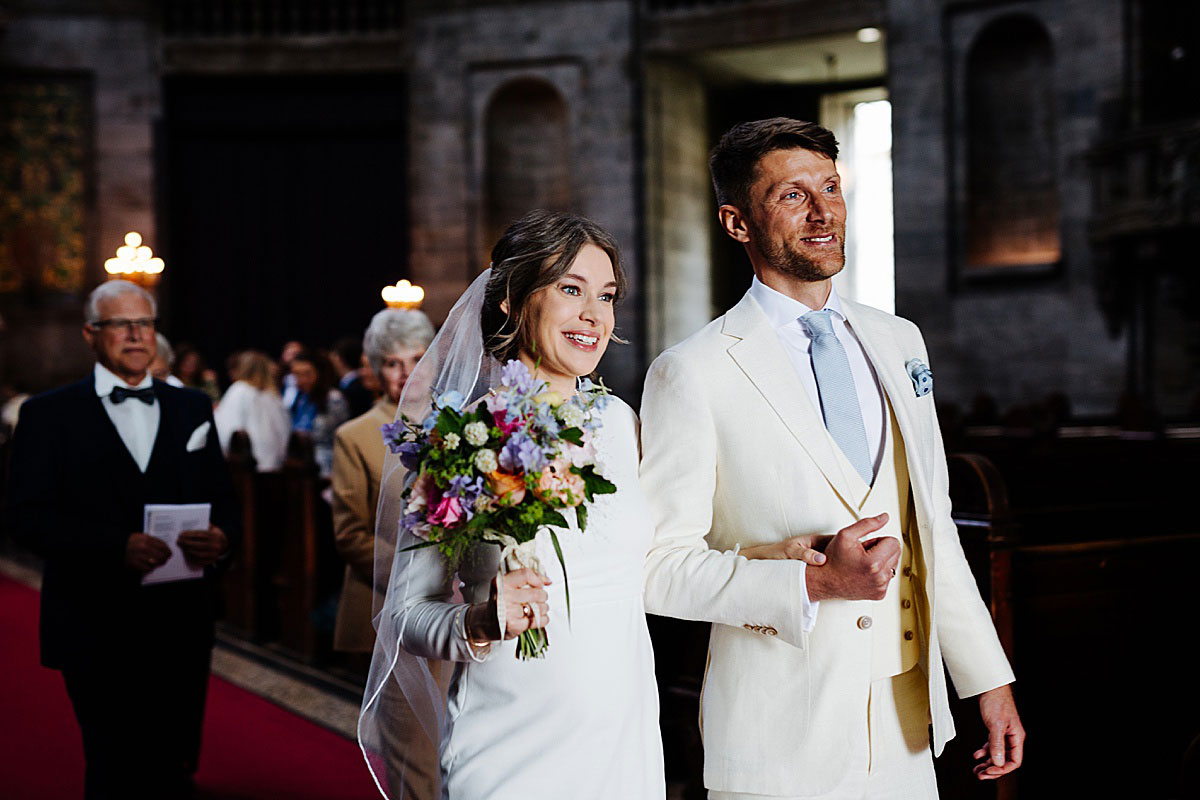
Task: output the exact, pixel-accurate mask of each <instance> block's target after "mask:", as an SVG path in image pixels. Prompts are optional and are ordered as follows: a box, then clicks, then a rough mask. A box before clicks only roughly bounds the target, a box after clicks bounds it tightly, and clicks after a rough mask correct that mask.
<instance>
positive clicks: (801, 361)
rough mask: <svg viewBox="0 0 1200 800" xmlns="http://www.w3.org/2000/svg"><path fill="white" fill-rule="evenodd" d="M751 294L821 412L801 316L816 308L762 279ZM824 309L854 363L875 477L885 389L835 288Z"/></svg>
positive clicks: (852, 368) (756, 281) (809, 344)
mask: <svg viewBox="0 0 1200 800" xmlns="http://www.w3.org/2000/svg"><path fill="white" fill-rule="evenodd" d="M750 295H751V296H752V297H753V298H754V299H755V301H757V303H758V305H759V306H760V307H761V308H762V310H763V313H764V314H766V315H767V319H768V320H770V322H771V325H772V326H773V327H774V328H775V333H777V334H778V335H779V341H780V343H781V344H783V349H784V350H786V351H787V354H788V356H789V357H790V358H791V360H792V366H793V367H795V369H796V374H797V375H799V376H800V382H801V383H802V384H804V388H805V390H806V391H807V392H808V399H809V400H811V401H812V405H813V408H814V409H816V410H817V413H821V393H820V391H819V390H818V389H817V375H816V373H815V372H814V371H813V363H812V336H810V335H809V333H808V328H807V327H806V326H804V325H801V324H800V317H802V316H804V315H805V314H807V313H808V312H810V311H813V310H815V309H811V308H809V307H808V306H806V305H804V303H801V302H800V301H799V300H793V299H792V298H790V297H788V296H787V295H785V294H781V293H779V292H777V291H775V290H774V289H772V288H771V287H769V286H767V285H766V284H765V283H762V282H761V281H759V279H758V278H755V279H754V282H753V283H752V284H751V285H750ZM824 308H826V309H829V310H830V311H832V312H833V313H832V314H830V321H831V322H832V323H833V332H834V335H836V336H837V338H838V341H839V342H841V343H842V347H843V348H844V349H845V351H846V360H847V361H849V362H850V375H851V376H852V377H853V378H854V390H855V392H856V393H857V394H858V407H859V409H860V411H861V412H862V420H863V428H864V429H865V430H866V433H867V448H868V449H867V452H868V453H870V455H871V474H872V476H874V475H876V474H878V472H879V460H880V458H882V457H883V432H884V430H885V419H886V416H887V409H886V407H885V406H884V403H883V388H882V387H881V386H880V385H879V378H878V377H876V375H875V368H874V367H872V366H871V361H870V359H868V358H867V353H866V351H865V350H863V346H862V343H861V342H860V341H859V340H858V337H857V336H855V335H854V330H853V329H852V328H851V327H850V325H849V323H847V322H846V315H845V314H844V313H842V304H841V301H840V300H838V294H837V289H835V288H833V286H832V285H831V286H830V288H829V298H828V299H827V300H826V301H825V306H824ZM822 310H824V309H822ZM856 474H857V473H856Z"/></svg>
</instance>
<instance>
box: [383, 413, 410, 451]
mask: <svg viewBox="0 0 1200 800" xmlns="http://www.w3.org/2000/svg"><path fill="white" fill-rule="evenodd" d="M379 432H380V433H382V434H383V443H384V444H386V445H387V446H388V449H389V450H391V451H392V452H393V453H399V452H400V446H401V444H403V441H404V439H403V436H404V432H405V427H404V422H403V421H401V420H396V421H395V422H389V423H388V424H386V425H383V426H381V427H380V428H379Z"/></svg>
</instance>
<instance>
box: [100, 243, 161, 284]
mask: <svg viewBox="0 0 1200 800" xmlns="http://www.w3.org/2000/svg"><path fill="white" fill-rule="evenodd" d="M164 266H166V265H165V264H163V260H162V259H161V258H158V257H157V256H155V255H154V251H153V250H151V249H150V248H149V247H148V246H147V245H144V244H142V235H141V234H140V233H138V232H137V231H130V232H129V233H127V234H125V245H124V246H123V247H118V248H117V255H116V257H114V258H110V259H108V260H107V261H105V262H104V271H105V272H107V273H108V277H109V279H111V280H117V279H119V280H126V281H133V282H134V283H136V284H138V285H139V286H144V287H146V288H152V287H153V286H154V285H155V284H156V283H158V279H159V277H161V275H162V271H163V267H164Z"/></svg>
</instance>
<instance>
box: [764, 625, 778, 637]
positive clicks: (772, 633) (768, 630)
mask: <svg viewBox="0 0 1200 800" xmlns="http://www.w3.org/2000/svg"><path fill="white" fill-rule="evenodd" d="M763 633H765V634H766V635H767V636H778V635H779V631H777V630H775V629H774V628H772V627H771V626H770V625H768V626H767V627H765V628H763Z"/></svg>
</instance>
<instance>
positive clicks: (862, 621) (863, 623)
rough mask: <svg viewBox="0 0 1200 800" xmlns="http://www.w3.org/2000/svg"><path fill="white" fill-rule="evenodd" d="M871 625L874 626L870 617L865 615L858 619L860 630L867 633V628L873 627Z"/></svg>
mask: <svg viewBox="0 0 1200 800" xmlns="http://www.w3.org/2000/svg"><path fill="white" fill-rule="evenodd" d="M871 624H872V621H871V618H870V617H868V616H867V615H866V614H863V615H862V616H861V617H859V618H858V628H859V630H864V631H865V630H866V629H867V628H869V627H871Z"/></svg>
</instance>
